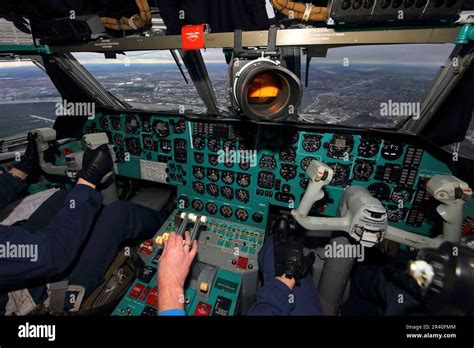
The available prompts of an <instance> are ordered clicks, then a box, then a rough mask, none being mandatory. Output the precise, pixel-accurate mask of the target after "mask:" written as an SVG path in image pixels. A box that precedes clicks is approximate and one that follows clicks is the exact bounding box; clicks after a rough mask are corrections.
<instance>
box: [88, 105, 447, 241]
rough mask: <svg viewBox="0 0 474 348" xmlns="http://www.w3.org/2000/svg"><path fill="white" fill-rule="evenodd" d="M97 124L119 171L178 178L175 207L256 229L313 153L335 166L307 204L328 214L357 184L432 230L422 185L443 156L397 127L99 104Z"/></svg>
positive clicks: (299, 192) (393, 218) (412, 225)
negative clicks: (306, 123)
mask: <svg viewBox="0 0 474 348" xmlns="http://www.w3.org/2000/svg"><path fill="white" fill-rule="evenodd" d="M104 131H105V132H106V133H107V134H108V135H109V138H110V140H111V143H112V144H114V145H115V151H116V155H117V158H118V161H119V163H118V165H117V167H118V174H119V175H121V176H126V177H131V178H137V179H144V180H149V181H153V182H160V183H166V184H170V185H174V186H177V190H178V197H179V200H178V201H179V208H180V209H182V210H184V211H189V212H194V213H196V214H202V215H206V216H210V217H215V218H219V219H223V220H227V221H229V222H235V223H239V224H243V225H247V226H252V227H254V228H261V229H264V228H265V227H266V224H267V217H268V212H269V207H270V206H277V207H283V208H287V209H293V208H295V207H297V206H298V204H299V203H300V201H301V198H302V196H303V194H304V192H305V189H306V187H307V185H308V182H309V181H308V180H309V179H308V177H307V175H306V171H305V170H306V169H307V166H308V165H309V163H310V162H311V160H313V159H315V160H317V161H321V162H324V163H326V164H327V165H329V166H330V167H331V168H332V169H333V172H334V175H333V178H332V180H331V182H330V183H329V185H327V186H326V187H325V191H326V195H325V198H324V199H323V200H321V201H320V202H318V204H317V206H315V207H314V209H316V211H317V213H318V214H321V215H325V216H336V213H337V207H338V204H339V201H340V199H341V198H342V195H343V192H344V189H345V188H346V187H347V186H350V185H358V186H362V187H365V188H367V189H368V191H369V192H370V193H371V194H372V195H373V196H374V197H375V198H377V199H379V200H380V201H381V203H382V204H383V206H384V207H385V208H386V210H387V218H388V223H389V225H392V226H394V227H397V228H400V229H404V230H407V231H411V232H414V233H419V234H424V235H432V234H433V233H435V232H439V231H438V230H436V227H435V221H436V220H435V219H436V218H437V214H436V211H435V208H436V203H435V202H433V200H432V199H431V198H430V196H429V194H428V193H427V191H426V184H427V182H428V180H429V179H430V178H431V177H432V176H434V175H443V174H445V175H451V174H452V173H451V171H450V170H449V168H448V166H447V165H446V164H445V163H443V162H442V161H441V160H440V159H438V158H437V157H435V156H434V153H433V151H434V150H432V151H430V150H428V149H427V145H423V144H419V143H417V141H416V139H415V138H412V137H405V136H402V135H400V133H397V134H396V135H395V134H393V133H392V134H391V133H382V132H361V133H360V134H354V132H351V133H346V132H344V131H342V130H341V131H334V130H333V131H324V130H316V129H315V130H308V129H306V130H303V129H296V128H289V127H288V126H284V127H281V126H277V125H272V126H270V125H256V124H252V123H217V122H216V123H208V122H203V121H194V120H191V119H186V118H184V117H180V116H161V115H154V114H138V113H127V114H112V113H101V114H98V115H97V116H96V118H95V119H94V120H90V121H88V123H87V124H86V126H85V129H84V132H85V133H93V132H104Z"/></svg>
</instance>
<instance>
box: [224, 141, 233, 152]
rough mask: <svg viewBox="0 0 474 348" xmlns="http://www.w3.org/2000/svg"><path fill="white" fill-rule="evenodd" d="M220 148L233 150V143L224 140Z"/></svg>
mask: <svg viewBox="0 0 474 348" xmlns="http://www.w3.org/2000/svg"><path fill="white" fill-rule="evenodd" d="M222 148H223V149H224V150H235V141H234V140H232V139H227V140H224V143H223V144H222Z"/></svg>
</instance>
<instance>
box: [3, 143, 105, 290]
mask: <svg viewBox="0 0 474 348" xmlns="http://www.w3.org/2000/svg"><path fill="white" fill-rule="evenodd" d="M112 166H113V162H112V158H111V157H110V154H109V150H108V147H107V145H103V146H101V147H99V148H98V149H96V150H93V151H92V150H86V152H85V153H84V159H83V169H82V170H81V172H80V173H79V180H78V182H77V184H76V187H75V188H74V189H73V190H72V191H71V192H70V193H69V195H68V197H67V199H66V201H65V203H64V206H63V207H62V208H61V209H60V210H59V211H58V213H57V214H56V216H55V217H54V218H53V220H52V221H51V222H50V224H49V225H48V226H47V227H46V228H44V229H42V230H39V231H36V233H31V232H29V231H28V230H26V229H24V228H21V227H12V226H2V225H0V285H5V284H12V283H16V282H18V281H23V280H26V279H30V278H36V277H43V276H54V275H57V274H60V273H62V272H63V271H65V270H66V269H67V267H68V266H69V265H70V264H71V262H72V261H73V260H74V258H75V257H76V255H77V252H78V250H79V248H80V246H81V244H82V242H83V241H84V239H85V238H86V236H87V233H88V232H89V229H90V227H91V225H92V222H93V220H94V216H95V214H96V212H97V211H98V210H99V208H100V206H101V203H102V197H101V195H100V193H98V192H97V191H96V190H95V188H96V186H97V185H98V184H99V183H100V181H101V179H102V177H103V176H104V175H105V174H106V173H108V172H110V171H111V169H112Z"/></svg>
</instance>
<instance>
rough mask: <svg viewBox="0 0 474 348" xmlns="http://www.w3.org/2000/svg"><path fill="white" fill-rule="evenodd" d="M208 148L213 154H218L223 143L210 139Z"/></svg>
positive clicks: (216, 139)
mask: <svg viewBox="0 0 474 348" xmlns="http://www.w3.org/2000/svg"><path fill="white" fill-rule="evenodd" d="M207 147H208V149H209V150H211V151H212V152H217V151H219V150H220V149H221V143H220V140H219V139H218V138H209V139H208V140H207Z"/></svg>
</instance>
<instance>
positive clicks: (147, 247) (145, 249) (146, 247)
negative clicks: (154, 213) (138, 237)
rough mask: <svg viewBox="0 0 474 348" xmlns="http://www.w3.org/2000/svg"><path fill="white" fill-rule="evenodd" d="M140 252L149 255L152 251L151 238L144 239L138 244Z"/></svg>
mask: <svg viewBox="0 0 474 348" xmlns="http://www.w3.org/2000/svg"><path fill="white" fill-rule="evenodd" d="M140 253H142V254H146V255H151V254H152V253H153V241H152V240H151V239H149V240H147V241H145V242H143V243H142V245H141V246H140Z"/></svg>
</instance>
